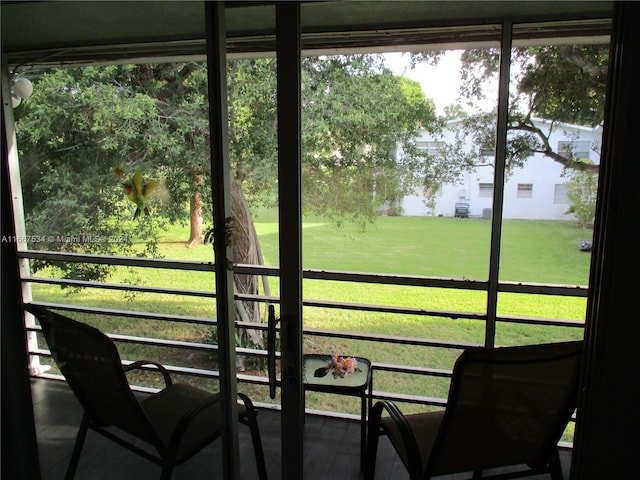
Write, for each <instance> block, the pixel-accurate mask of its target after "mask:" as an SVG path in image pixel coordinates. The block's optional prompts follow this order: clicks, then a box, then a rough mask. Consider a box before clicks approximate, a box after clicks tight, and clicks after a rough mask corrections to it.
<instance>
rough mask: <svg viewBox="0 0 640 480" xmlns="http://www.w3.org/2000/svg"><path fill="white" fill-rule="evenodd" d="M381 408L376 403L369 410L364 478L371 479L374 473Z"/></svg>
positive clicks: (365, 479)
mask: <svg viewBox="0 0 640 480" xmlns="http://www.w3.org/2000/svg"><path fill="white" fill-rule="evenodd" d="M381 415H382V408H380V406H379V405H378V404H376V405H374V406H373V408H372V409H371V410H369V439H368V440H367V455H366V462H365V466H364V480H373V477H374V475H375V473H376V456H377V455H378V438H379V436H380V417H381Z"/></svg>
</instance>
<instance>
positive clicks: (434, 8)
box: [1, 0, 613, 66]
mask: <svg viewBox="0 0 640 480" xmlns="http://www.w3.org/2000/svg"><path fill="white" fill-rule="evenodd" d="M1 8H2V11H1V20H2V53H3V54H6V55H7V59H8V63H9V65H12V66H15V65H24V64H27V65H38V66H45V65H46V66H52V65H61V64H70V65H73V64H89V63H122V62H133V61H143V60H147V61H148V60H150V59H158V58H159V57H164V58H173V59H179V58H184V57H193V56H194V55H196V56H203V55H204V53H205V37H206V35H205V12H204V10H205V9H204V2H202V1H152V0H149V1H110V2H108V1H34V2H31V1H19V2H2V4H1ZM612 11H613V2H610V1H473V2H469V1H428V0H427V1H364V0H363V1H318V2H303V3H301V23H302V48H303V49H304V51H305V52H306V53H314V52H315V53H320V52H323V53H332V52H344V51H363V50H368V51H391V50H400V49H402V48H404V49H406V48H407V47H409V48H411V49H413V50H416V49H434V48H437V49H445V48H453V47H455V46H459V45H480V44H485V43H487V42H492V41H493V42H495V41H496V40H497V38H498V35H499V29H500V24H501V23H502V21H503V20H504V19H508V20H511V21H512V22H513V23H514V25H516V28H515V29H514V41H518V39H524V38H527V39H534V38H537V37H544V36H545V35H547V36H548V35H549V33H548V30H549V25H553V31H554V36H556V37H562V36H569V37H573V38H580V37H583V36H593V35H599V36H602V37H605V36H606V35H608V31H609V28H610V19H611V15H612ZM225 17H226V26H227V45H228V52H229V55H252V56H259V55H268V54H271V53H272V52H273V51H274V48H275V6H274V4H273V3H272V2H241V1H238V2H228V3H227V4H226V8H225ZM548 22H551V24H549V23H548Z"/></svg>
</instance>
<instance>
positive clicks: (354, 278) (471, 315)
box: [19, 250, 587, 406]
mask: <svg viewBox="0 0 640 480" xmlns="http://www.w3.org/2000/svg"><path fill="white" fill-rule="evenodd" d="M19 256H20V258H22V259H39V260H54V261H66V262H86V263H101V264H111V265H122V266H129V267H143V268H160V269H168V270H187V271H201V272H202V271H205V272H211V273H212V274H213V272H214V267H215V266H214V264H213V263H209V262H197V261H178V260H165V259H149V258H128V257H112V256H103V255H88V254H70V253H59V252H45V251H35V250H25V251H20V252H19ZM234 270H235V272H236V273H241V274H251V275H266V276H277V275H278V268H276V267H268V266H252V265H236V266H235V269H234ZM303 278H304V279H313V280H325V281H343V282H363V283H368V284H381V285H399V286H418V287H435V288H449V289H459V290H471V291H485V290H486V289H487V282H486V281H475V280H459V279H445V278H433V277H420V276H407V275H387V274H369V273H354V272H342V271H333V270H314V269H305V270H304V271H303ZM22 281H23V282H25V283H31V284H47V285H57V286H65V287H76V288H84V287H87V288H97V289H109V290H120V291H133V292H144V293H161V294H170V295H177V296H194V297H201V298H210V299H211V298H215V292H211V291H202V290H189V289H180V288H174V287H155V286H142V285H130V284H120V283H103V282H88V281H80V280H70V279H61V278H43V277H34V276H24V277H23V278H22ZM212 284H213V282H212ZM498 289H499V291H500V292H505V293H522V294H533V295H559V296H568V297H580V298H584V297H586V295H587V288H586V287H581V286H566V285H542V284H533V283H514V282H500V283H499V286H498ZM236 299H237V300H243V301H252V302H262V303H268V304H277V303H278V301H279V299H278V297H275V296H265V295H248V294H237V295H236ZM32 303H37V304H39V305H42V306H45V307H49V308H54V309H57V310H62V311H68V312H77V313H84V314H96V315H109V316H115V317H122V318H131V319H133V318H135V319H144V320H153V321H159V322H166V321H170V322H181V323H188V324H198V325H204V326H209V327H215V326H216V324H217V322H216V320H215V319H213V318H207V317H197V316H189V315H167V314H162V313H154V312H141V311H132V310H119V309H112V308H98V307H87V306H77V305H71V304H58V303H47V302H40V301H37V300H36V301H33V302H32ZM303 306H305V307H322V308H327V309H339V310H358V311H367V312H379V313H386V314H392V315H396V314H397V315H418V316H425V317H446V318H451V319H471V320H478V321H486V320H487V316H486V314H484V313H478V312H466V311H453V310H447V311H445V310H437V309H423V308H411V307H403V306H389V305H373V304H364V303H350V302H339V301H332V300H312V299H305V300H304V301H303ZM496 322H505V323H517V324H531V325H543V326H548V327H570V328H583V327H584V324H583V322H581V321H576V320H568V319H549V318H538V317H525V316H514V315H502V316H498V317H497V318H496ZM39 328H40V327H39V326H38V325H27V329H28V331H30V332H37V331H38V330H39ZM236 328H242V329H254V330H259V331H266V329H267V324H266V323H264V324H263V323H251V322H236ZM303 333H304V335H305V336H315V337H323V338H334V339H335V338H337V339H342V340H357V341H370V342H383V343H390V344H397V345H410V346H418V347H434V348H444V349H460V350H462V349H465V348H468V347H471V346H477V345H480V344H479V343H469V342H460V341H446V340H436V339H428V338H415V337H404V336H395V335H383V334H374V333H366V332H344V331H335V330H329V329H317V328H305V329H304V331H303ZM109 336H110V337H111V338H112V339H113V340H114V341H116V342H120V343H134V344H139V345H148V346H156V347H171V348H178V349H189V350H193V351H199V352H206V353H209V354H215V353H216V352H217V345H215V344H211V343H202V342H191V341H189V342H187V341H181V340H168V339H160V338H151V337H143V336H133V335H122V334H113V333H111V334H109ZM29 353H30V354H31V355H35V356H47V355H48V354H49V352H48V351H47V350H45V349H42V348H40V346H37V347H35V348H33V347H32V348H31V349H30V352H29ZM236 353H237V354H239V355H245V356H249V357H257V358H261V359H266V358H267V351H266V350H264V349H259V348H242V347H237V349H236ZM167 368H168V370H169V371H171V372H173V373H177V374H181V375H188V376H193V377H206V378H210V379H217V378H218V372H217V371H216V370H211V369H202V368H194V367H189V366H185V365H167ZM372 368H373V370H374V371H378V372H391V373H401V374H409V375H421V376H429V377H441V378H450V377H451V373H452V372H451V370H447V369H438V368H431V367H423V366H411V365H397V364H392V363H380V362H372ZM237 379H238V381H239V382H244V383H250V384H256V385H262V386H265V387H266V386H267V385H268V378H265V377H264V376H259V375H250V374H244V373H238V374H237ZM374 379H375V375H374ZM143 388H144V387H143ZM370 398H372V399H374V398H375V399H386V400H394V401H398V402H406V403H420V404H425V405H435V406H443V405H445V404H446V399H445V398H440V397H426V396H417V395H411V394H404V393H397V392H387V391H382V390H375V387H373V388H372V392H371V397H370Z"/></svg>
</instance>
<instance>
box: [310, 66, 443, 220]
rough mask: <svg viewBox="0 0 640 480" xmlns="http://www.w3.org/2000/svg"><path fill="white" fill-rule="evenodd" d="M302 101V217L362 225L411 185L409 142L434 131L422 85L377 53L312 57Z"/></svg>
mask: <svg viewBox="0 0 640 480" xmlns="http://www.w3.org/2000/svg"><path fill="white" fill-rule="evenodd" d="M302 101H303V111H302V115H303V117H302V125H303V128H302V131H303V192H304V208H305V211H306V212H310V213H315V214H322V215H325V216H328V217H329V218H333V219H334V220H336V221H338V222H342V220H343V219H349V220H351V221H353V222H355V223H356V224H358V225H359V226H360V228H365V226H366V225H367V224H368V223H371V222H372V221H373V219H374V218H375V215H376V210H377V208H378V207H379V206H381V205H383V204H384V203H389V204H390V205H393V204H394V203H395V202H397V201H398V200H399V199H401V198H402V197H403V196H404V194H405V193H406V192H407V191H409V190H410V189H411V188H413V187H415V186H416V184H417V182H418V179H419V178H420V177H421V175H422V167H423V156H421V155H420V153H419V152H418V151H417V150H416V149H415V148H414V147H413V146H412V145H411V144H412V141H413V139H414V138H415V136H416V134H417V131H418V129H419V128H421V127H423V128H427V129H433V128H435V126H436V117H435V113H434V105H433V102H432V101H431V100H427V99H426V98H425V97H424V94H423V93H422V91H421V89H420V86H419V84H417V83H416V82H412V81H410V80H407V79H404V78H398V77H396V76H394V75H393V74H392V72H391V71H390V70H389V69H387V68H385V67H384V63H383V60H382V57H381V56H375V55H353V56H349V57H310V58H307V59H305V62H304V63H303V91H302ZM398 144H399V145H401V147H402V150H403V152H404V153H403V155H402V156H400V158H397V156H396V153H397V146H398Z"/></svg>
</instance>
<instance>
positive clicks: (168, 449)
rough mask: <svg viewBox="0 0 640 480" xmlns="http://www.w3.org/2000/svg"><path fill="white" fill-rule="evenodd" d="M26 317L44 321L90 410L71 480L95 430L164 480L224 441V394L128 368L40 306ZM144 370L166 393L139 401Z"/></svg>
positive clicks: (98, 339)
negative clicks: (136, 376)
mask: <svg viewBox="0 0 640 480" xmlns="http://www.w3.org/2000/svg"><path fill="white" fill-rule="evenodd" d="M25 309H26V310H28V311H29V312H31V313H32V314H34V315H35V316H36V318H37V319H38V320H39V322H40V325H41V326H42V331H43V333H44V336H45V338H46V340H47V343H48V345H49V349H50V351H51V354H52V356H53V358H54V360H55V362H56V364H57V365H58V367H59V368H60V371H61V372H62V374H63V375H64V377H65V379H66V380H67V382H68V384H69V386H70V387H71V389H72V390H73V392H74V394H75V396H76V397H77V399H78V400H79V402H80V404H81V405H82V407H83V409H84V414H83V417H82V421H81V423H80V428H79V431H78V434H77V437H76V442H75V446H74V448H73V453H72V455H71V460H70V462H69V466H68V468H67V473H66V476H65V479H66V480H71V479H72V478H73V477H74V475H75V472H76V468H77V466H78V461H79V459H80V453H81V451H82V446H83V444H84V440H85V437H86V434H87V431H88V429H89V428H90V429H92V430H94V431H96V432H98V433H100V434H102V435H104V436H105V437H107V438H109V439H111V440H113V441H115V442H116V443H118V444H120V445H122V446H124V447H126V448H128V449H130V450H132V451H133V452H135V453H137V454H139V455H141V456H142V457H144V458H146V459H148V460H151V461H152V462H154V463H156V464H158V465H160V466H161V467H162V473H161V475H160V478H161V479H162V480H168V479H169V478H171V473H172V471H173V468H174V466H175V465H178V464H180V463H182V462H184V461H186V460H188V459H189V458H191V457H192V456H193V455H195V454H196V453H198V452H199V451H201V450H202V449H203V448H204V447H206V446H207V445H209V444H210V443H211V442H212V441H213V440H215V439H217V438H218V437H219V436H220V434H221V427H220V415H221V412H220V402H219V395H218V394H212V393H210V392H207V391H205V390H202V389H199V388H196V387H193V386H191V385H187V384H180V383H173V382H172V380H171V377H170V375H169V372H168V371H167V370H166V369H165V368H164V367H163V366H162V365H160V364H159V363H156V362H151V361H138V362H134V363H132V364H130V365H127V366H123V365H122V362H121V359H120V355H119V353H118V350H117V348H116V346H115V344H114V343H113V341H112V340H111V339H110V338H109V337H107V336H106V335H105V334H104V333H102V332H101V331H99V330H98V329H96V328H93V327H91V326H89V325H86V324H83V323H81V322H77V321H75V320H72V319H70V318H67V317H65V316H63V315H60V314H58V313H56V312H52V311H50V310H48V309H46V308H43V307H41V306H37V305H26V306H25ZM141 367H154V368H155V369H157V370H158V371H159V372H160V373H161V374H162V376H163V377H164V382H165V385H166V386H165V387H164V388H163V389H162V390H160V391H159V392H157V393H154V394H151V395H149V396H148V397H146V398H143V399H142V400H139V399H138V397H137V396H136V395H135V394H134V392H133V391H132V390H131V388H130V386H129V382H128V380H127V377H126V372H128V371H130V370H133V369H135V368H141ZM238 397H239V398H240V400H242V403H241V404H239V405H238V410H239V421H241V422H242V423H245V424H247V425H248V426H249V428H250V431H251V437H252V440H253V447H254V452H255V457H256V463H257V469H258V475H259V478H260V480H266V478H267V474H266V467H265V462H264V454H263V450H262V442H261V440H260V432H259V430H258V423H257V420H256V411H255V408H254V407H253V404H252V402H251V400H250V399H249V398H248V397H247V396H246V395H243V394H241V393H239V394H238ZM118 429H120V430H122V431H124V432H126V433H128V434H130V435H132V436H134V437H136V438H137V439H140V440H142V441H144V442H146V443H148V444H150V445H151V446H153V447H155V450H156V452H157V454H154V453H153V450H150V451H148V450H145V449H144V448H141V447H140V446H138V445H136V444H134V443H132V441H130V440H128V439H126V438H125V436H124V435H121V434H120V432H118Z"/></svg>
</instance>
